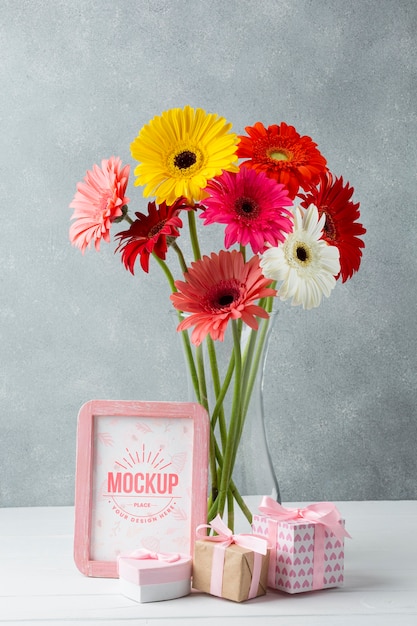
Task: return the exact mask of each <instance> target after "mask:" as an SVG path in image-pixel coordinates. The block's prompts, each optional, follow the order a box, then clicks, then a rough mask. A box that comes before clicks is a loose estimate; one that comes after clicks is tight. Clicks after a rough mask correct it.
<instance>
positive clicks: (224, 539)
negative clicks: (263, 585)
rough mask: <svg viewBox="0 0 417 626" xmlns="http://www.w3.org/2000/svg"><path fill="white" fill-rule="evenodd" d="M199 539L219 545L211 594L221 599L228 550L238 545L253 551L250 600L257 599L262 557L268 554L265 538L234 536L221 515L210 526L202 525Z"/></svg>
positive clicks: (211, 580)
mask: <svg viewBox="0 0 417 626" xmlns="http://www.w3.org/2000/svg"><path fill="white" fill-rule="evenodd" d="M203 529H210V530H214V531H215V532H216V533H217V535H207V534H203V533H202V531H203ZM196 534H197V539H200V540H202V541H211V542H214V543H216V544H217V545H216V546H215V547H214V552H213V562H212V566H211V579H210V593H211V594H212V595H214V596H219V597H221V595H222V587H223V568H224V559H225V555H226V548H228V547H229V546H230V545H232V544H236V545H237V546H240V547H241V548H246V549H247V550H252V552H253V553H254V559H253V572H252V580H251V584H250V588H249V594H248V600H250V599H251V598H255V597H256V595H257V593H258V587H259V581H260V578H261V569H262V555H266V554H267V552H268V541H267V539H265V538H264V537H258V536H256V535H249V534H244V533H242V534H239V535H234V534H233V533H232V531H231V530H230V528H228V527H227V526H226V524H225V523H224V522H223V520H222V518H221V517H220V515H217V516H216V517H215V518H214V519H213V520H212V521H211V522H210V524H200V525H199V526H197V529H196Z"/></svg>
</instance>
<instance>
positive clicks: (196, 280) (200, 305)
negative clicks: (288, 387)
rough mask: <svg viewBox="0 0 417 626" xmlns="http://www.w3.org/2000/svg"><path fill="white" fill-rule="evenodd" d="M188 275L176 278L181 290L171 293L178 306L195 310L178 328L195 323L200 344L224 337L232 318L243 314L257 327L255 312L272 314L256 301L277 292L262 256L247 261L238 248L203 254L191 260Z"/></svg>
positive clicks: (194, 337) (193, 336)
mask: <svg viewBox="0 0 417 626" xmlns="http://www.w3.org/2000/svg"><path fill="white" fill-rule="evenodd" d="M184 278H185V281H180V280H177V281H176V282H175V287H176V288H177V289H178V292H176V293H173V294H171V300H172V302H173V304H174V306H175V308H176V309H178V310H180V311H185V312H189V313H191V315H189V316H188V317H187V318H186V319H185V320H183V321H182V322H181V323H180V324H179V326H178V328H177V330H178V331H181V330H186V329H187V328H190V327H191V326H194V329H193V332H192V334H191V341H192V342H193V343H194V344H195V345H197V346H198V345H200V343H201V342H202V341H203V339H204V338H205V337H206V336H207V335H210V336H211V338H212V339H213V340H217V339H218V340H219V341H223V339H224V333H225V331H226V327H227V324H228V322H229V320H233V319H239V318H241V319H242V321H243V322H244V323H245V324H247V325H248V326H250V327H251V328H254V329H257V328H258V322H257V320H256V317H255V316H258V317H263V318H267V317H269V316H268V313H267V312H266V311H265V309H263V308H262V307H261V306H259V305H257V304H255V301H256V300H259V298H263V297H267V296H275V295H276V290H275V289H271V288H269V287H268V285H270V283H271V281H270V280H269V279H267V278H265V277H264V276H263V274H262V271H261V269H260V267H259V259H258V257H257V256H254V257H252V258H251V259H250V260H249V261H247V262H245V261H244V259H243V256H242V254H241V253H240V252H238V251H237V250H231V251H226V250H221V251H220V252H219V254H215V253H214V252H213V253H212V254H211V255H210V256H203V257H202V258H201V259H200V260H198V261H195V262H193V263H192V264H191V267H190V268H189V270H188V272H186V273H185V274H184Z"/></svg>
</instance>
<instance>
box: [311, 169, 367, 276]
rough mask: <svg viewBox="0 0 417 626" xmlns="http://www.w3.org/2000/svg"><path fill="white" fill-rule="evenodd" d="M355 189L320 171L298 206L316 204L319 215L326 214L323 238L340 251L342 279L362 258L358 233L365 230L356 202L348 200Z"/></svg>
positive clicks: (352, 271)
mask: <svg viewBox="0 0 417 626" xmlns="http://www.w3.org/2000/svg"><path fill="white" fill-rule="evenodd" d="M353 192H354V189H353V187H351V186H350V185H349V183H346V184H345V185H344V184H343V178H342V177H341V176H340V177H339V178H335V177H334V176H333V175H332V174H331V173H330V172H325V173H323V174H321V176H320V179H319V183H318V185H317V187H312V188H311V189H310V190H309V191H308V193H306V194H300V198H301V199H302V202H301V205H302V206H303V207H305V208H307V207H308V206H309V205H310V204H315V205H316V207H317V208H318V211H319V214H320V215H322V214H323V213H324V214H325V215H326V223H325V226H324V229H323V236H322V239H324V240H325V241H327V242H328V243H329V244H330V245H333V246H337V247H338V248H339V254H340V274H339V275H338V276H337V278H339V277H340V276H341V277H342V282H343V283H344V282H346V281H347V280H348V278H352V276H353V274H354V273H355V272H357V271H358V270H359V266H360V263H361V258H362V250H361V248H364V247H365V244H364V242H363V241H362V239H360V235H364V234H365V233H366V229H365V228H364V227H363V226H362V224H360V223H359V222H358V221H357V220H358V219H359V217H360V213H359V202H357V203H356V204H354V203H353V202H352V201H351V197H352V195H353Z"/></svg>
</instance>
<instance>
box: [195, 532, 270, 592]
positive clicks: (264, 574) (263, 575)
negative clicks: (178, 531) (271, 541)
mask: <svg viewBox="0 0 417 626" xmlns="http://www.w3.org/2000/svg"><path fill="white" fill-rule="evenodd" d="M218 549H220V548H219V544H216V543H215V542H210V541H204V540H197V541H196V542H195V546H194V562H193V579H192V586H193V588H194V589H197V590H199V591H204V592H206V593H210V594H211V595H218V596H219V597H222V598H226V599H227V600H233V601H234V602H243V601H245V600H248V599H249V593H250V588H251V584H252V575H253V571H254V561H255V552H254V551H253V550H250V549H248V548H243V547H241V546H239V545H236V544H231V545H229V546H228V547H226V548H225V558H224V564H223V571H217V572H213V568H212V564H213V555H214V551H215V550H218ZM256 556H257V558H261V559H262V563H261V571H260V579H259V583H258V586H257V591H255V594H256V595H254V596H251V597H258V596H263V595H264V594H265V593H266V588H267V582H268V563H269V550H268V551H267V554H266V555H262V554H257V555H256ZM212 576H213V578H214V577H216V581H217V584H218V586H219V589H220V583H221V593H213V589H212Z"/></svg>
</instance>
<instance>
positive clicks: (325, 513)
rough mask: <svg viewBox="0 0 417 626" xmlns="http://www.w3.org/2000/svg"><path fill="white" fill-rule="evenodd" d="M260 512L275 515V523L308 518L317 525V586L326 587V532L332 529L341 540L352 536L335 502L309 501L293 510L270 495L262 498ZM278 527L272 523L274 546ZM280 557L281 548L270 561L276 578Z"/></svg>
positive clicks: (316, 587) (314, 561)
mask: <svg viewBox="0 0 417 626" xmlns="http://www.w3.org/2000/svg"><path fill="white" fill-rule="evenodd" d="M258 508H259V511H260V512H261V513H263V514H264V515H266V516H268V517H270V518H272V520H273V521H274V522H288V521H305V522H306V523H308V524H315V525H316V526H315V532H314V552H313V589H320V588H321V587H322V586H323V577H324V548H325V531H326V530H327V531H329V532H332V533H333V534H334V535H335V536H336V537H337V538H338V539H339V540H342V539H343V538H344V537H349V538H350V535H349V533H348V532H347V530H346V529H345V527H344V526H343V524H341V519H342V518H341V516H340V513H339V511H338V510H337V508H336V506H335V505H334V504H333V502H317V503H315V504H309V505H308V506H306V507H304V508H298V509H292V508H286V507H284V506H282V504H280V503H279V502H276V501H275V500H274V499H273V498H270V497H269V496H264V497H263V498H262V501H261V504H260V505H259V507H258ZM274 526H275V527H276V524H274ZM274 531H275V528H273V527H272V525H271V524H269V525H268V532H269V537H268V538H269V541H270V543H271V544H272V545H273V544H274V543H276V541H274V538H273V532H274ZM276 560H277V550H272V553H271V557H270V561H269V572H270V574H271V573H272V572H273V577H275V569H276Z"/></svg>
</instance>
